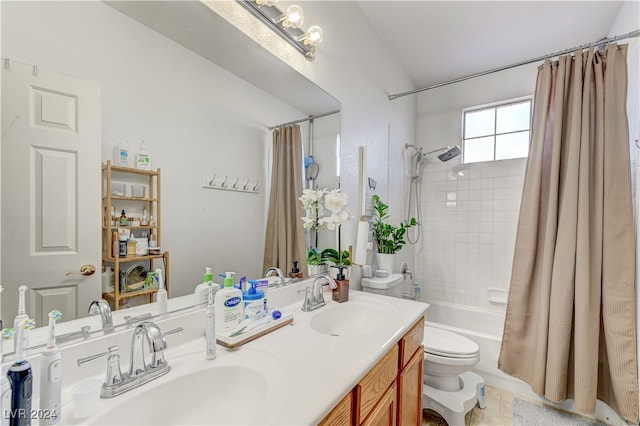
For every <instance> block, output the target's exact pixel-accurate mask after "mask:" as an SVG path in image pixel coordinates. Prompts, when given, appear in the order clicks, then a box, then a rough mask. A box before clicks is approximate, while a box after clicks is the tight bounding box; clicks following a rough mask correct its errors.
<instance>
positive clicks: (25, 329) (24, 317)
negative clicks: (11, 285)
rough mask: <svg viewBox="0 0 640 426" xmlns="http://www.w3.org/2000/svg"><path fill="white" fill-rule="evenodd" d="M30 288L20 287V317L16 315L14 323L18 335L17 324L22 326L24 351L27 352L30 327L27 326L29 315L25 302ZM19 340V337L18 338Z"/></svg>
mask: <svg viewBox="0 0 640 426" xmlns="http://www.w3.org/2000/svg"><path fill="white" fill-rule="evenodd" d="M28 289H29V288H28V287H27V286H26V285H21V286H20V287H18V291H19V296H18V315H16V319H15V320H14V321H13V328H14V330H16V334H17V330H18V326H17V324H18V323H20V325H21V326H22V327H21V328H22V331H23V333H22V339H23V342H22V347H23V348H24V350H25V351H26V349H27V348H28V347H29V342H30V339H29V334H30V332H29V328H30V327H29V326H27V325H26V324H25V321H29V315H28V314H27V312H26V309H25V300H26V297H27V290H28ZM16 339H17V337H16ZM14 344H15V345H16V346H17V345H18V344H17V340H16V341H15V343H14Z"/></svg>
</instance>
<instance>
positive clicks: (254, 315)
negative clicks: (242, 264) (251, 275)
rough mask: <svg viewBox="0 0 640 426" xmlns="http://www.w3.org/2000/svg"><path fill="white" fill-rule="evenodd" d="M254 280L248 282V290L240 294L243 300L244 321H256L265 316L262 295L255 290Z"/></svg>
mask: <svg viewBox="0 0 640 426" xmlns="http://www.w3.org/2000/svg"><path fill="white" fill-rule="evenodd" d="M257 285H258V282H257V281H256V280H250V281H249V289H248V290H247V291H245V292H244V293H242V298H243V299H244V319H246V320H252V321H253V320H257V319H260V318H262V317H264V315H265V309H264V293H263V292H261V291H260V290H258V289H257Z"/></svg>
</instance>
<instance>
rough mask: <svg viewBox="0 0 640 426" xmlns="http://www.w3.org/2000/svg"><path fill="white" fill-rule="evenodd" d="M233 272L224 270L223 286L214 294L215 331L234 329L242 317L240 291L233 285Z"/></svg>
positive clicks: (242, 309) (242, 308)
mask: <svg viewBox="0 0 640 426" xmlns="http://www.w3.org/2000/svg"><path fill="white" fill-rule="evenodd" d="M234 274H235V272H226V273H225V275H224V288H222V289H220V290H218V292H217V293H216V295H215V301H214V305H215V315H216V331H219V332H222V333H224V332H228V331H231V330H233V329H235V328H236V327H237V326H238V324H240V322H241V321H242V319H243V317H244V306H243V303H242V291H240V289H238V288H235V287H233V275H234Z"/></svg>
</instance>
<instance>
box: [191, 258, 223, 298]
mask: <svg viewBox="0 0 640 426" xmlns="http://www.w3.org/2000/svg"><path fill="white" fill-rule="evenodd" d="M209 283H211V286H212V287H213V294H214V295H215V294H216V292H217V291H218V290H220V284H216V283H214V282H213V269H211V268H209V267H208V266H207V267H206V268H204V278H203V280H202V282H201V283H200V284H198V285H197V286H196V289H195V291H194V292H193V297H194V299H195V304H196V305H199V304H201V303H207V300H208V295H209Z"/></svg>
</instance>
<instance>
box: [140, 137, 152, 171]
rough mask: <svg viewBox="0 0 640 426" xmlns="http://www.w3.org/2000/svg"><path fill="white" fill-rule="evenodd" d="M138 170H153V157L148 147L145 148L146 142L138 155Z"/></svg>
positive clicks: (141, 144) (142, 144)
mask: <svg viewBox="0 0 640 426" xmlns="http://www.w3.org/2000/svg"><path fill="white" fill-rule="evenodd" d="M136 168H137V169H140V170H151V156H150V155H149V151H147V147H145V146H144V141H142V142H141V143H140V149H139V150H138V153H137V154H136Z"/></svg>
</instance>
